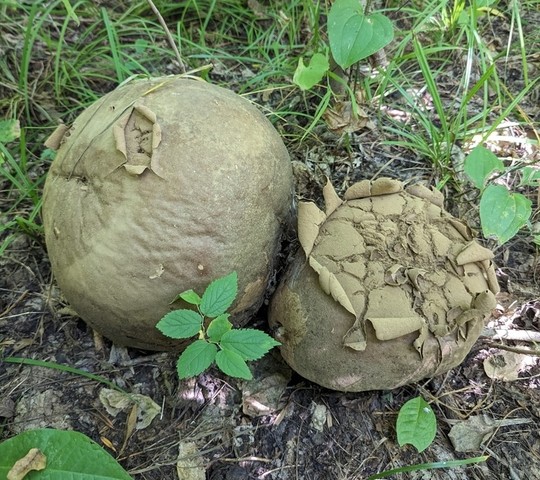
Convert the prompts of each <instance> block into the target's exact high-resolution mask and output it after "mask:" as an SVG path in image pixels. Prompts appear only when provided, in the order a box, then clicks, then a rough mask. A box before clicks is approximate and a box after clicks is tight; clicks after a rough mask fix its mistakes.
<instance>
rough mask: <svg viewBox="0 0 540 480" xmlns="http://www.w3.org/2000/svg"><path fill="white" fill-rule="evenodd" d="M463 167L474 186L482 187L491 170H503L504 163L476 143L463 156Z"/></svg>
mask: <svg viewBox="0 0 540 480" xmlns="http://www.w3.org/2000/svg"><path fill="white" fill-rule="evenodd" d="M463 169H464V171H465V173H466V174H467V176H468V177H469V178H470V179H471V180H472V182H473V184H474V186H475V187H476V188H483V187H484V185H485V183H486V180H487V179H488V178H489V176H490V175H491V174H492V173H493V172H502V171H504V163H503V162H502V161H501V160H500V159H499V158H498V157H497V155H495V154H494V153H493V152H492V151H491V150H488V149H487V148H485V147H483V146H482V145H478V146H477V147H474V148H473V149H472V150H471V153H469V155H467V157H466V158H465V162H464V165H463Z"/></svg>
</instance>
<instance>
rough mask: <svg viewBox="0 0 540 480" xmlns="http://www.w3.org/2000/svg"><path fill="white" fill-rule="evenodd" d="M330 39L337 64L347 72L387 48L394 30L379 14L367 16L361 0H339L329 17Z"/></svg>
mask: <svg viewBox="0 0 540 480" xmlns="http://www.w3.org/2000/svg"><path fill="white" fill-rule="evenodd" d="M328 38H329V41H330V49H331V51H332V55H333V57H334V60H335V61H336V63H337V64H338V65H339V66H340V67H341V68H343V69H345V68H349V67H350V66H351V65H353V64H354V63H356V62H358V61H359V60H362V59H363V58H366V57H369V56H370V55H373V54H374V53H375V52H377V51H379V50H380V49H381V48H384V47H385V46H386V45H388V44H389V43H390V42H391V41H392V39H393V38H394V27H393V25H392V22H391V21H390V20H389V19H388V18H387V17H385V16H384V15H382V14H380V13H372V14H370V15H364V12H363V11H362V6H361V4H360V2H359V1H358V0H336V1H335V2H334V4H333V5H332V7H331V8H330V13H329V14H328Z"/></svg>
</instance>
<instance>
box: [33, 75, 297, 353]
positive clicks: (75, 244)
mask: <svg viewBox="0 0 540 480" xmlns="http://www.w3.org/2000/svg"><path fill="white" fill-rule="evenodd" d="M50 144H51V145H55V146H57V147H58V152H57V156H56V158H55V160H54V162H53V164H52V166H51V168H50V171H49V174H48V177H47V181H46V184H45V192H44V201H43V221H44V227H45V239H46V243H47V249H48V253H49V257H50V260H51V264H52V268H53V272H54V275H55V277H56V279H57V281H58V284H59V286H60V288H61V290H62V292H63V293H64V295H65V297H66V299H67V300H68V302H69V303H70V304H71V306H72V307H73V308H74V309H75V310H76V311H77V313H78V314H79V315H80V316H81V317H82V318H83V319H84V320H85V321H86V322H87V323H89V324H90V325H91V326H92V327H93V328H95V329H96V330H97V331H99V332H101V333H102V334H103V335H105V336H106V337H109V338H110V339H112V340H113V341H114V342H115V343H118V344H121V345H127V346H132V347H139V348H144V349H155V350H162V349H168V348H178V349H180V348H182V346H184V345H185V343H181V342H180V343H179V342H173V341H170V340H169V339H168V338H166V337H164V336H163V335H162V334H161V333H160V332H159V331H158V330H157V329H156V328H155V325H156V323H157V322H158V321H159V320H160V318H161V317H162V316H163V315H164V314H165V313H167V312H168V311H169V310H170V309H173V308H179V307H182V306H183V307H185V306H186V305H179V304H174V305H169V304H170V302H171V301H172V300H173V299H174V298H175V297H176V296H177V294H178V293H180V292H182V291H184V290H187V289H194V290H195V291H197V292H199V293H202V291H204V289H205V288H206V286H207V285H208V284H209V283H210V282H211V281H212V280H213V279H215V278H218V277H221V276H224V275H227V274H229V273H230V272H232V271H233V270H235V271H237V273H238V278H239V294H238V297H237V301H236V303H235V304H234V305H233V306H232V312H231V313H232V314H233V316H232V321H233V322H234V323H235V324H236V325H238V326H239V325H242V324H244V323H245V322H246V321H247V320H248V319H249V318H250V317H251V315H252V314H253V312H255V311H256V310H257V309H258V308H259V307H260V305H261V303H262V302H263V300H264V295H265V290H266V286H267V284H268V280H269V277H270V275H271V274H272V272H273V268H274V265H273V262H274V258H275V256H276V253H277V251H278V250H279V245H280V237H281V235H282V231H283V225H284V224H286V223H287V222H288V218H289V217H290V213H289V212H290V208H291V203H292V192H293V176H292V168H291V164H290V160H289V156H288V153H287V150H286V148H285V146H284V144H283V142H282V140H281V138H280V136H279V134H278V133H277V131H276V130H275V129H274V128H273V126H272V125H271V124H270V122H269V121H268V120H267V119H266V117H265V116H264V115H263V114H262V113H261V112H259V110H258V109H257V108H256V107H255V106H253V105H252V104H251V103H250V102H249V101H247V100H246V99H244V98H242V97H240V96H238V95H236V94H234V93H233V92H231V91H229V90H225V89H223V88H220V87H217V86H213V85H209V84H207V83H206V82H203V81H200V80H194V79H188V78H180V77H164V78H158V79H151V80H143V81H137V82H133V83H129V84H127V85H124V86H122V87H119V88H118V89H116V90H115V91H113V92H111V93H109V94H107V95H105V96H104V97H103V98H101V99H100V100H98V101H97V102H96V103H95V104H94V105H92V106H91V107H89V108H88V109H87V110H85V111H84V112H83V113H82V114H81V115H80V116H79V117H78V118H77V119H76V120H75V122H74V124H73V125H72V126H71V127H70V128H69V129H66V127H65V126H62V127H61V129H60V130H59V131H58V132H57V135H55V136H53V138H52V139H51V141H50Z"/></svg>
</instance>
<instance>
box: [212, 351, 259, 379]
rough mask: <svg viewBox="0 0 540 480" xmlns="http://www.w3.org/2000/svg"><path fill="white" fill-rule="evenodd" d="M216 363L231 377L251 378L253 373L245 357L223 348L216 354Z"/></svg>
mask: <svg viewBox="0 0 540 480" xmlns="http://www.w3.org/2000/svg"><path fill="white" fill-rule="evenodd" d="M216 364H217V366H218V367H219V369H220V370H221V371H222V372H223V373H225V374H226V375H229V377H236V378H243V379H244V380H251V379H252V378H253V375H252V374H251V370H250V369H249V367H248V366H247V364H246V362H245V361H244V359H243V358H242V357H241V356H240V355H238V354H237V353H235V352H232V351H230V350H221V351H219V352H218V353H217V355H216Z"/></svg>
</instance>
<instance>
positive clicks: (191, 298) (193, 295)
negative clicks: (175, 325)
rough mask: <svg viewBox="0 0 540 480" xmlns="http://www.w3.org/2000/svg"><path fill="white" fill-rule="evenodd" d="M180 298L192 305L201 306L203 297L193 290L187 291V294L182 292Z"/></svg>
mask: <svg viewBox="0 0 540 480" xmlns="http://www.w3.org/2000/svg"><path fill="white" fill-rule="evenodd" d="M178 298H181V299H182V300H184V301H185V302H187V303H191V305H200V304H201V297H200V296H199V294H198V293H197V292H194V291H193V290H186V291H185V292H182V293H181V294H180V295H178Z"/></svg>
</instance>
